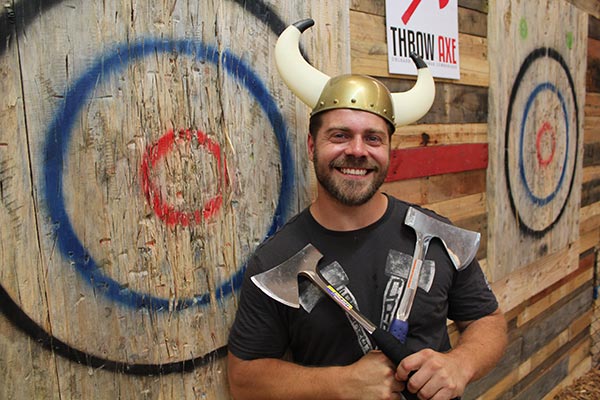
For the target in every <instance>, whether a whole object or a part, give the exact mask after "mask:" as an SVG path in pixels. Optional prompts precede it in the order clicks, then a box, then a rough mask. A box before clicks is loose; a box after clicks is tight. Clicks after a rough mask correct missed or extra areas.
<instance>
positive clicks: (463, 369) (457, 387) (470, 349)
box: [396, 310, 507, 400]
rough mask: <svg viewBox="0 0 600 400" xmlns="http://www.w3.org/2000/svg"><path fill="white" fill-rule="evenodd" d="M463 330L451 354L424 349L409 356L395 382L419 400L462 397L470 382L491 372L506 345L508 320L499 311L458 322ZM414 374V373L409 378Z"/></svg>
mask: <svg viewBox="0 0 600 400" xmlns="http://www.w3.org/2000/svg"><path fill="white" fill-rule="evenodd" d="M455 323H456V326H457V328H458V329H459V331H460V337H459V339H458V343H457V344H456V346H455V347H454V348H453V349H452V350H451V351H449V352H448V353H438V352H436V351H433V350H430V349H425V350H421V351H419V352H417V353H414V354H411V355H410V356H408V357H406V358H405V359H404V360H402V362H400V365H398V368H397V369H396V379H397V380H399V381H403V382H407V389H408V391H409V392H411V393H416V394H417V396H418V397H419V399H432V400H448V399H453V398H455V397H458V396H462V394H463V392H464V391H465V387H466V386H467V384H468V383H469V382H472V381H474V380H477V379H479V378H481V377H483V376H484V375H485V374H487V373H488V372H490V371H491V370H492V368H494V366H495V365H496V364H497V363H498V361H499V360H500V358H501V357H502V354H503V353H504V349H505V348H506V344H507V336H506V321H505V319H504V315H503V314H502V312H501V311H500V310H496V311H494V312H493V313H491V314H489V315H487V316H485V317H483V318H480V319H478V320H474V321H455ZM411 372H414V374H413V375H412V376H411V377H410V379H409V377H408V376H409V375H410V373H411Z"/></svg>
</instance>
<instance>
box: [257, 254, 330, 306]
mask: <svg viewBox="0 0 600 400" xmlns="http://www.w3.org/2000/svg"><path fill="white" fill-rule="evenodd" d="M322 257H323V255H322V254H321V253H320V252H319V250H317V249H316V248H315V247H314V246H313V245H312V244H310V243H309V244H307V245H306V246H305V247H304V248H303V249H302V250H300V251H299V252H297V253H296V254H294V255H293V256H292V257H290V258H289V259H287V260H286V261H284V262H282V263H281V264H279V265H277V266H276V267H273V268H271V269H270V270H268V271H265V272H262V273H260V274H257V275H254V276H252V277H251V278H250V279H251V280H252V282H254V284H255V285H256V286H257V287H258V288H259V289H260V290H262V291H263V293H265V294H266V295H267V296H269V297H271V298H272V299H273V300H276V301H278V302H280V303H283V304H285V305H287V306H289V307H294V308H299V307H300V296H299V287H298V275H299V274H302V273H303V272H305V271H316V268H317V264H318V262H319V260H320V259H321V258H322Z"/></svg>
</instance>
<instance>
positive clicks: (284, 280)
mask: <svg viewBox="0 0 600 400" xmlns="http://www.w3.org/2000/svg"><path fill="white" fill-rule="evenodd" d="M321 257H323V255H322V254H321V253H320V252H319V250H317V249H316V248H315V247H314V246H313V245H312V244H310V243H309V244H307V245H306V246H305V247H304V248H303V249H302V250H300V251H299V252H298V253H296V254H295V255H293V256H292V257H291V258H289V259H288V260H286V261H284V262H283V263H281V264H279V265H278V266H276V267H274V268H272V269H270V270H268V271H266V272H262V273H260V274H257V275H254V276H253V277H251V278H250V279H252V282H254V284H255V285H256V286H258V287H259V288H260V290H262V291H263V292H264V293H265V294H266V295H267V296H269V297H271V298H273V299H274V300H277V301H278V302H280V303H283V304H285V305H287V306H290V307H294V308H299V307H300V302H299V295H298V275H302V276H305V277H306V278H308V279H309V280H310V281H311V282H313V283H314V284H315V285H316V286H317V287H319V289H321V290H322V291H323V292H324V293H325V294H326V295H327V296H329V297H330V298H331V299H332V300H333V301H335V302H336V304H337V305H339V306H340V307H341V308H342V309H343V310H344V311H346V312H347V313H348V314H349V315H350V316H351V317H352V318H354V319H355V320H356V322H358V323H359V324H360V325H361V326H362V327H363V328H364V329H365V330H366V331H367V332H368V333H369V334H370V335H371V337H372V338H373V340H374V341H375V343H376V344H377V347H379V348H380V349H381V351H382V352H383V353H384V354H385V355H386V356H387V357H388V358H389V359H390V360H391V361H392V362H393V363H394V364H395V365H398V364H400V361H402V359H403V358H404V357H406V356H408V355H410V354H411V353H410V352H409V351H408V349H407V348H406V347H405V346H404V345H402V344H401V343H400V342H398V339H396V338H395V337H394V336H393V335H392V334H391V333H389V332H388V331H385V330H383V329H381V328H379V327H377V325H375V324H373V323H372V322H371V321H369V320H368V319H367V318H366V317H365V316H363V315H362V314H361V313H360V312H358V311H357V310H356V309H355V308H354V307H353V306H352V304H350V303H348V302H347V301H346V299H344V297H343V296H342V295H341V294H340V293H338V291H337V290H335V289H334V287H333V286H332V285H330V284H329V283H328V282H327V281H326V280H325V279H323V277H322V276H321V274H320V273H319V272H318V270H317V264H318V262H319V260H320V259H321ZM415 398H416V397H415Z"/></svg>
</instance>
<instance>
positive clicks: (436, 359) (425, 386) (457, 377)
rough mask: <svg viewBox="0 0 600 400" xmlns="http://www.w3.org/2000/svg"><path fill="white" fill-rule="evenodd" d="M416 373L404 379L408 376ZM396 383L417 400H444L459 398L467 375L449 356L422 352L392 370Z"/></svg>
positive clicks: (429, 351) (459, 364)
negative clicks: (401, 385)
mask: <svg viewBox="0 0 600 400" xmlns="http://www.w3.org/2000/svg"><path fill="white" fill-rule="evenodd" d="M413 371H416V372H415V373H414V375H412V376H411V377H410V379H409V378H408V376H409V374H410V373H411V372H413ZM396 379H397V380H400V381H404V382H407V381H408V383H407V386H408V391H409V392H411V393H417V395H418V397H419V398H420V399H432V400H447V399H453V398H455V397H459V396H461V395H462V394H463V392H464V390H465V387H466V386H467V383H469V380H470V375H468V374H466V373H465V371H464V370H463V369H462V368H461V362H460V360H459V359H457V358H456V357H453V355H452V354H451V353H438V352H436V351H433V350H430V349H425V350H421V351H419V352H418V353H415V354H412V355H410V356H408V357H406V358H405V359H404V360H402V362H401V363H400V365H398V369H397V370H396Z"/></svg>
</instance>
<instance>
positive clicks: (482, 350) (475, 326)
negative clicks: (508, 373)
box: [451, 310, 507, 382]
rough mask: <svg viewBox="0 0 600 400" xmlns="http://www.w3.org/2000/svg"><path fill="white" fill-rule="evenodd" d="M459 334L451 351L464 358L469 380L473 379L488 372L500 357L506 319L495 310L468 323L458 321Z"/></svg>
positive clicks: (504, 345) (504, 336) (505, 341)
mask: <svg viewBox="0 0 600 400" xmlns="http://www.w3.org/2000/svg"><path fill="white" fill-rule="evenodd" d="M457 325H458V328H459V329H460V330H461V335H460V338H459V340H458V343H457V344H456V346H455V347H454V349H453V350H452V351H451V353H453V355H455V356H458V357H460V359H463V360H465V363H464V364H462V365H463V366H464V367H465V368H469V371H468V374H469V376H470V379H469V381H470V382H472V381H475V380H477V379H479V378H482V377H483V376H485V375H486V374H487V373H488V372H490V371H491V370H492V369H493V368H494V366H495V365H496V364H497V363H498V361H499V360H500V358H501V357H502V355H503V353H504V350H505V348H506V344H507V336H506V320H505V319H504V315H503V314H502V313H501V312H500V310H497V311H496V312H494V313H492V314H490V315H488V316H486V317H484V318H481V319H479V320H476V321H472V322H469V323H463V324H461V323H458V324H457Z"/></svg>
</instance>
